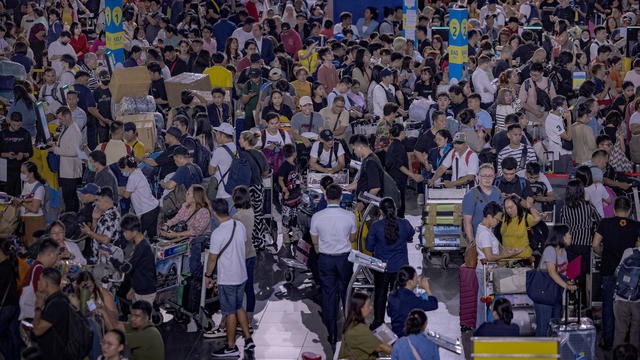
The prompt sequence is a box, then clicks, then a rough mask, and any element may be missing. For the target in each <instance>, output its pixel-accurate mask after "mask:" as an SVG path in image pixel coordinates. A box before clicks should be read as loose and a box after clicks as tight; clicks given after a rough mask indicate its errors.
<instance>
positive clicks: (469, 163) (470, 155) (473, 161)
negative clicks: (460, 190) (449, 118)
mask: <svg viewBox="0 0 640 360" xmlns="http://www.w3.org/2000/svg"><path fill="white" fill-rule="evenodd" d="M478 166H479V160H478V154H476V153H475V152H473V150H471V148H469V146H467V136H466V135H465V134H463V133H460V132H459V133H457V134H456V135H455V136H454V137H453V150H452V151H450V152H449V153H448V154H447V156H446V157H445V158H444V159H443V160H442V163H441V164H440V167H438V170H436V172H435V174H434V175H433V177H432V178H431V179H430V180H429V181H428V184H429V186H433V184H435V183H436V181H438V180H440V177H441V176H442V175H443V174H444V172H445V171H447V169H449V168H453V169H452V170H453V174H452V175H451V181H448V180H447V181H443V182H442V183H443V184H444V186H446V187H448V188H454V187H458V186H460V187H464V186H466V185H468V184H472V183H473V181H475V179H476V174H477V173H478Z"/></svg>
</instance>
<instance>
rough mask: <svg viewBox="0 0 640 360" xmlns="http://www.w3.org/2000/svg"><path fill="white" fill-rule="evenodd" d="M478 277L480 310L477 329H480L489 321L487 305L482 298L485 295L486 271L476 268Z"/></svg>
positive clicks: (477, 317) (477, 316) (477, 315)
mask: <svg viewBox="0 0 640 360" xmlns="http://www.w3.org/2000/svg"><path fill="white" fill-rule="evenodd" d="M476 277H477V278H478V310H477V314H476V329H477V328H479V327H480V325H482V324H483V323H484V322H485V321H487V312H486V309H487V305H486V304H485V303H483V302H482V301H481V300H482V297H483V296H485V295H484V271H483V270H482V269H478V268H476Z"/></svg>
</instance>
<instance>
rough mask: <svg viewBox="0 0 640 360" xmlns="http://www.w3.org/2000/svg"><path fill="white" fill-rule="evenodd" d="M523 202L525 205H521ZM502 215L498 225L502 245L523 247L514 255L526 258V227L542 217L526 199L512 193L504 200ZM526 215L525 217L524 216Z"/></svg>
mask: <svg viewBox="0 0 640 360" xmlns="http://www.w3.org/2000/svg"><path fill="white" fill-rule="evenodd" d="M523 204H524V206H526V208H525V207H523ZM504 210H505V212H504V217H503V218H502V225H501V227H500V235H502V245H503V246H504V247H506V248H514V249H524V250H523V251H522V252H521V253H520V254H518V255H517V256H515V258H518V259H526V258H529V257H530V256H531V248H530V247H529V236H528V233H527V227H532V226H534V225H536V224H537V223H538V222H540V220H541V219H542V217H541V216H540V213H539V212H538V211H537V210H536V209H535V208H534V207H533V206H531V204H529V203H527V201H526V200H521V199H520V197H518V196H516V195H512V196H509V197H507V198H506V199H505V200H504ZM525 216H526V218H525Z"/></svg>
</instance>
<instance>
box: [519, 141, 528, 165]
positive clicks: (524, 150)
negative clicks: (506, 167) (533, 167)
mask: <svg viewBox="0 0 640 360" xmlns="http://www.w3.org/2000/svg"><path fill="white" fill-rule="evenodd" d="M523 145H524V146H523V147H522V155H521V156H520V169H521V170H524V167H525V164H526V163H527V157H528V156H527V155H528V150H529V149H528V148H527V144H523Z"/></svg>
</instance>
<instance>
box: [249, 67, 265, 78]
mask: <svg viewBox="0 0 640 360" xmlns="http://www.w3.org/2000/svg"><path fill="white" fill-rule="evenodd" d="M248 75H249V77H250V78H251V79H255V78H259V77H261V76H262V71H260V69H250V70H249V74H248Z"/></svg>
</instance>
